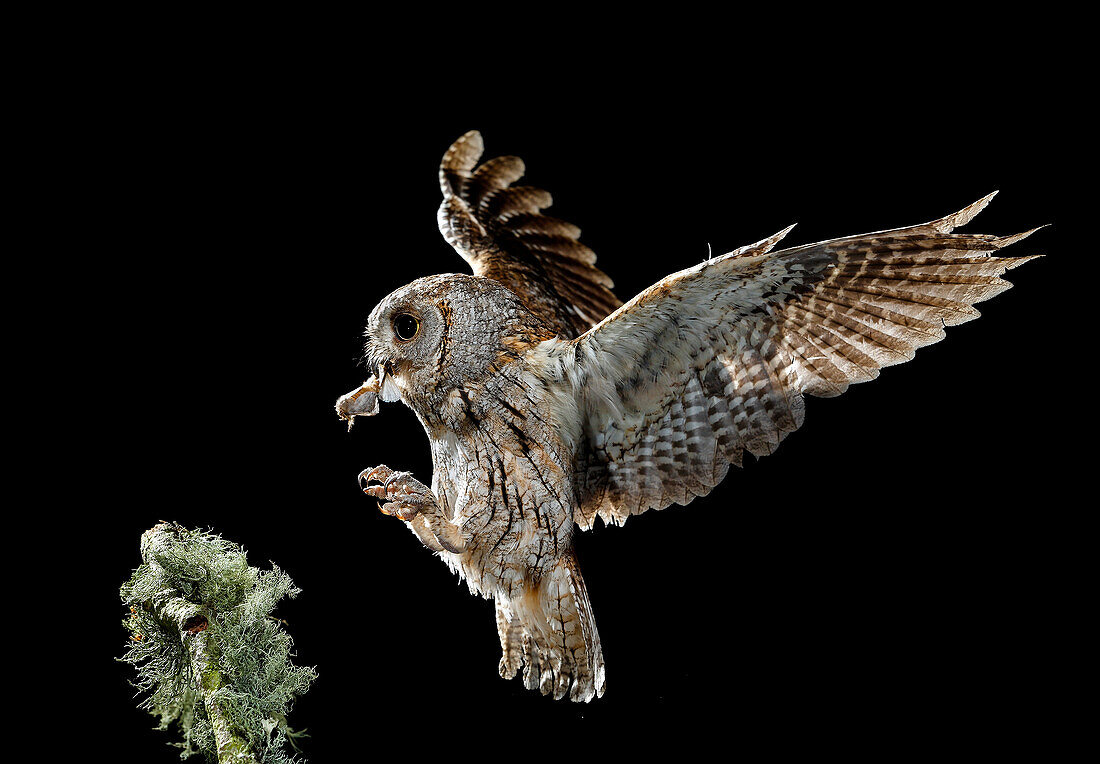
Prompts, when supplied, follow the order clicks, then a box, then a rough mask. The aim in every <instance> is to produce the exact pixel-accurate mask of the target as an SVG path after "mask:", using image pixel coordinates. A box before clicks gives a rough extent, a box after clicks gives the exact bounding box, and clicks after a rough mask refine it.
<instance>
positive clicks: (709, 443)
mask: <svg viewBox="0 0 1100 764" xmlns="http://www.w3.org/2000/svg"><path fill="white" fill-rule="evenodd" d="M992 196H993V195H992V194H990V196H988V197H986V198H985V199H982V200H980V201H978V202H976V203H974V204H972V205H970V206H969V207H967V208H966V209H964V210H961V211H960V212H957V213H955V214H954V215H949V216H947V217H945V218H943V219H941V220H936V221H933V222H931V223H925V224H924V225H918V226H912V227H909V228H899V229H896V230H891V231H881V232H877V233H870V234H864V235H862V236H853V237H849V238H843V239H834V240H831V241H824V242H820V243H818V244H809V245H805V246H800V247H793V248H790V249H784V250H779V251H775V252H772V251H771V250H772V248H773V247H774V246H775V244H776V243H777V242H778V241H779V240H780V239H781V238H782V237H783V236H784V235H785V234H786V233H787V231H789V230H790V229H787V230H785V231H782V232H780V233H778V234H776V235H775V236H772V237H770V238H768V239H765V240H763V241H761V242H758V243H756V244H753V245H750V246H748V247H743V248H741V249H739V250H736V251H734V252H731V253H730V254H728V255H725V256H723V257H718V258H714V259H713V260H710V261H707V262H705V263H703V264H701V265H698V266H696V267H694V268H689V269H687V270H685V271H681V272H680V273H676V274H673V275H671V276H669V277H668V278H666V279H664V280H663V281H661V282H659V283H657V284H655V285H654V286H652V287H650V288H649V289H647V290H646V291H644V292H642V293H641V294H640V295H638V296H637V297H635V298H634V299H633V300H631V301H630V302H628V303H627V304H626V305H624V306H622V307H621V308H620V309H619V310H617V311H616V312H615V313H614V314H612V315H611V316H609V317H608V318H607V319H606V320H604V321H603V322H602V323H600V324H599V325H597V326H596V327H594V328H593V329H592V330H591V331H589V332H587V333H586V334H584V335H582V336H581V337H579V338H577V339H576V340H574V341H573V342H572V343H570V344H571V345H572V346H573V348H574V354H573V356H572V358H571V361H570V363H571V365H569V366H566V367H565V368H564V370H563V371H564V374H565V376H566V377H567V378H568V379H569V380H570V385H571V387H572V389H573V390H575V391H577V392H576V393H575V395H576V396H577V398H578V401H579V405H580V411H581V436H580V437H581V441H580V442H581V445H580V446H579V448H578V467H577V474H576V490H577V495H578V509H577V510H576V513H575V519H576V521H577V523H578V524H579V525H580V526H581V527H582V528H589V527H591V526H592V523H593V521H594V519H595V517H596V516H600V517H602V518H603V519H604V521H605V522H614V523H622V522H624V521H625V520H626V518H627V517H628V516H630V515H636V514H640V513H642V512H644V511H646V510H647V509H654V508H656V509H662V508H664V507H667V506H669V505H670V504H673V503H679V504H686V503H687V502H689V501H691V500H692V499H693V498H694V497H696V496H703V495H705V494H707V493H709V492H710V490H711V489H712V488H713V487H714V486H715V485H717V484H718V483H719V482H720V481H721V480H722V478H723V477H725V475H726V472H727V471H728V469H729V465H730V464H731V463H732V464H737V465H740V463H741V456H742V453H743V452H744V451H746V450H747V451H749V452H750V453H752V454H754V455H756V456H761V455H763V454H770V453H771V452H772V451H774V450H775V448H776V447H777V446H778V445H779V442H780V441H781V440H782V439H783V438H784V437H785V436H786V435H787V433H789V432H793V431H794V430H796V429H798V427H799V426H801V424H802V420H803V416H804V410H805V409H804V401H803V396H805V395H815V396H823V397H829V396H834V395H839V394H841V393H843V392H844V391H845V390H846V389H847V388H848V385H849V384H852V383H853V382H864V381H867V380H870V379H874V378H875V377H877V376H878V373H879V369H880V368H882V367H883V366H890V365H892V364H896V363H902V362H904V361H908V360H909V359H911V358H912V357H913V355H914V351H915V350H916V349H917V348H919V347H923V346H925V345H929V344H931V343H933V342H938V341H939V340H941V339H942V338H943V337H944V327H947V326H954V325H956V324H961V323H963V322H966V321H970V320H971V319H974V318H977V316H978V315H979V314H978V311H977V310H975V309H974V308H972V307H971V305H972V304H973V303H976V302H980V301H982V300H986V299H988V298H990V297H992V296H993V295H995V294H998V293H999V292H1002V291H1004V290H1005V289H1008V288H1009V287H1010V286H1011V284H1009V283H1008V282H1007V281H1004V280H1003V279H1000V278H998V277H999V276H1000V275H1001V274H1002V273H1004V272H1005V271H1006V270H1008V269H1010V268H1015V267H1016V266H1018V265H1021V264H1022V263H1025V262H1027V261H1028V260H1030V259H1032V257H1037V255H1033V256H1026V257H994V256H993V253H994V252H996V250H999V249H1001V248H1002V247H1005V246H1007V245H1009V244H1012V243H1014V242H1017V241H1019V240H1020V239H1022V238H1024V237H1025V236H1027V235H1028V234H1030V233H1031V231H1028V232H1027V233H1023V234H1019V235H1016V236H1006V237H997V236H990V235H983V234H953V233H951V231H952V230H953V229H954V228H956V227H957V226H961V225H962V224H964V223H966V222H968V221H969V220H970V219H971V218H973V217H974V216H975V215H976V214H977V213H978V212H980V211H981V210H982V208H983V207H985V205H986V204H987V203H988V202H989V200H990V199H991V198H992Z"/></svg>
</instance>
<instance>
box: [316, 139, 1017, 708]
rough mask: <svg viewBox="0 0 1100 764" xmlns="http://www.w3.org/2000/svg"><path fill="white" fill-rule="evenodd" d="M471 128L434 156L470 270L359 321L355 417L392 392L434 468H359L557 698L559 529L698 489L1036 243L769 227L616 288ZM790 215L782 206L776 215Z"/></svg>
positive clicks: (575, 635)
mask: <svg viewBox="0 0 1100 764" xmlns="http://www.w3.org/2000/svg"><path fill="white" fill-rule="evenodd" d="M482 151H483V144H482V140H481V135H480V134H479V133H477V132H476V131H475V132H469V133H467V134H466V135H464V136H462V137H461V138H459V139H458V141H456V142H455V144H454V145H453V146H451V147H450V149H448V151H447V153H446V154H445V155H444V157H443V162H442V165H441V167H440V169H439V182H440V186H441V187H442V189H443V203H442V204H441V205H440V208H439V215H438V220H439V229H440V231H441V232H442V233H443V237H444V238H445V239H446V240H447V241H448V242H449V243H450V244H451V245H452V246H453V247H454V248H455V249H456V250H457V251H458V253H459V254H460V255H461V256H462V257H463V259H464V260H466V262H467V263H469V265H470V267H471V268H472V269H473V275H464V274H455V273H450V274H443V275H438V276H428V277H426V278H421V279H418V280H416V281H414V282H412V283H411V284H409V285H407V286H405V287H402V288H401V289H398V290H397V291H396V292H394V293H393V294H391V295H389V296H388V297H386V298H385V299H384V300H382V302H381V303H379V305H378V306H377V307H376V308H375V309H374V311H373V312H372V313H371V315H370V319H369V321H368V323H367V327H366V337H367V343H366V356H365V357H366V362H367V364H368V367H369V369H370V370H371V371H373V372H375V373H374V374H373V375H372V376H371V378H370V379H369V380H368V381H367V382H365V383H364V384H363V385H362V387H360V388H359V389H357V390H354V391H352V392H350V393H348V394H347V395H344V396H342V397H341V398H340V399H339V401H337V405H336V409H337V413H338V414H339V415H340V416H341V417H342V418H344V419H346V420H348V422H349V424H348V426H349V427H350V426H351V423H352V422H353V421H354V417H356V416H372V415H374V414H376V413H377V412H378V400H379V398H381V400H383V401H389V402H393V401H403V402H404V403H405V405H407V406H409V407H410V408H411V409H412V410H413V411H414V412H416V415H417V417H418V418H419V419H420V421H421V423H422V424H423V425H424V429H425V431H426V432H427V434H428V439H429V441H430V442H431V449H432V461H433V465H434V469H433V475H432V482H431V487H430V488H429V487H428V486H426V485H424V484H423V483H421V482H420V481H418V480H416V479H415V478H413V476H412V475H411V474H409V473H407V472H395V471H394V470H392V469H390V468H389V467H387V466H385V465H381V466H378V467H375V468H373V469H367V470H363V472H362V473H360V475H359V481H360V485H361V486H362V487H363V490H364V491H365V493H367V494H368V495H370V496H372V497H375V498H377V499H379V500H380V503H381V509H382V512H384V513H385V514H387V515H393V516H395V517H398V518H400V519H401V520H402V521H404V522H405V523H406V524H407V525H408V526H409V528H410V529H411V530H412V532H413V533H415V534H416V536H417V537H418V538H419V539H420V541H421V542H423V544H424V546H426V547H428V548H429V549H431V550H432V551H434V552H435V553H436V554H437V555H439V556H440V557H441V558H443V560H444V561H445V562H446V563H447V564H448V565H449V566H450V567H451V568H452V569H453V570H454V571H455V572H457V573H458V575H459V576H460V577H461V578H463V579H465V580H466V582H467V583H468V584H469V586H470V589H471V590H472V591H473V592H475V593H477V594H480V595H482V596H485V597H489V598H492V599H493V600H494V601H495V603H496V621H497V631H498V633H499V635H500V645H501V649H502V651H503V656H502V657H501V659H500V666H499V669H500V674H501V676H503V677H505V678H511V677H513V676H515V674H516V672H518V671H522V672H523V681H524V684H525V685H526V686H527V687H528V688H530V689H535V688H538V689H539V690H540V691H541V692H542V693H543V694H552V695H553V696H554V697H555V698H562V697H565V696H567V695H568V696H569V698H571V699H572V700H575V701H589V700H591V699H592V698H593V696H602V695H603V693H604V689H605V680H604V661H603V652H602V650H601V648H600V637H599V633H598V631H597V629H596V621H595V618H594V617H593V608H592V605H591V603H590V602H589V598H588V592H587V590H586V588H585V585H584V579H583V578H582V577H581V572H580V567H579V564H578V561H577V557H576V555H575V553H574V551H573V534H574V533H575V532H576V531H577V529H580V530H587V529H589V528H591V527H592V524H593V523H594V522H595V520H596V518H597V517H599V518H602V519H603V521H604V522H605V523H614V524H622V523H623V522H625V521H626V519H627V518H628V517H630V516H631V515H637V514H641V513H642V512H645V511H646V510H648V509H663V508H664V507H667V506H669V505H671V504H674V503H676V504H687V503H688V502H690V501H691V500H692V499H694V498H695V497H696V496H705V495H706V494H707V493H709V492H710V491H711V489H713V488H714V487H715V486H716V485H718V483H719V482H721V480H722V478H724V477H725V475H726V472H727V471H728V470H729V465H730V464H736V465H740V464H741V459H742V456H743V454H744V452H745V451H748V452H749V453H751V454H753V455H755V456H758V457H759V456H763V455H765V454H770V453H771V452H772V451H774V450H775V449H776V447H777V446H778V445H779V442H780V441H781V440H783V438H785V437H786V436H787V434H788V433H790V432H793V431H795V430H797V429H798V428H799V426H801V424H802V420H803V417H804V412H805V403H804V396H806V395H816V396H821V397H831V396H835V395H839V394H841V393H843V392H844V391H845V390H846V389H847V388H848V385H850V384H852V383H853V382H865V381H867V380H870V379H874V378H875V377H877V376H878V373H879V369H880V368H882V367H884V366H890V365H892V364H896V363H902V362H903V361H908V360H909V359H911V358H912V357H913V355H914V351H915V350H916V349H917V348H919V347H923V346H925V345H929V344H931V343H933V342H938V341H939V340H940V339H942V338H943V336H944V328H945V327H948V326H954V325H956V324H961V323H963V322H965V321H970V320H971V319H973V318H977V316H978V311H977V310H975V309H974V308H973V307H972V305H973V304H974V303H976V302H980V301H982V300H986V299H988V298H990V297H992V296H993V295H995V294H998V293H999V292H1002V291H1004V290H1005V289H1007V288H1008V287H1009V286H1010V284H1009V283H1008V282H1007V281H1004V280H1003V279H1001V278H999V277H1000V276H1001V274H1003V273H1004V272H1005V271H1006V270H1008V269H1010V268H1015V267H1016V266H1018V265H1021V264H1022V263H1025V262H1027V261H1028V260H1030V259H1032V257H1035V255H1032V256H1024V257H997V256H996V254H997V251H998V250H1000V249H1001V248H1003V247H1006V246H1008V245H1009V244H1014V243H1015V242H1017V241H1020V240H1021V239H1023V238H1024V237H1025V236H1027V235H1028V234H1029V233H1031V231H1029V232H1027V233H1022V234H1018V235H1015V236H992V235H987V234H968V233H964V234H959V233H953V231H954V230H955V228H957V227H959V226H962V225H963V224H965V223H968V222H970V220H971V219H972V218H973V217H974V216H975V215H976V214H978V212H980V211H981V210H982V208H983V207H985V205H986V204H987V203H988V202H989V200H990V199H991V198H992V194H991V195H990V196H987V197H986V198H984V199H981V200H979V201H977V202H975V203H974V204H972V205H970V206H969V207H967V208H965V209H963V210H961V211H959V212H956V213H955V214H953V215H948V216H947V217H945V218H941V219H939V220H935V221H932V222H930V223H924V224H922V225H915V226H910V227H908V228H897V229H894V230H889V231H878V232H875V233H869V234H862V235H859V236H850V237H846V238H842V239H833V240H830V241H823V242H819V243H817V244H803V245H800V246H795V247H790V248H787V249H780V250H776V249H775V246H776V244H778V243H779V241H780V240H781V239H782V238H783V237H784V236H785V235H786V234H787V233H788V231H790V228H787V229H784V230H783V231H780V232H779V233H777V234H775V235H774V236H769V237H768V238H766V239H763V240H761V241H759V242H757V243H756V244H750V245H748V246H745V247H741V248H740V249H736V250H734V251H733V252H730V253H729V254H726V255H723V256H721V257H714V258H712V259H709V260H707V261H706V262H703V263H700V264H699V265H696V266H694V267H692V268H688V269H686V270H683V271H680V272H679V273H674V274H672V275H671V276H668V277H667V278H665V279H663V280H661V281H659V282H658V283H656V284H654V285H653V286H651V287H650V288H649V289H646V290H645V291H644V292H642V293H641V294H639V295H637V296H636V297H634V298H633V299H632V300H630V301H629V302H627V303H626V304H621V303H620V302H619V300H618V299H617V298H616V297H615V295H614V294H613V293H612V292H611V287H612V282H611V280H610V279H609V278H608V277H607V275H606V274H604V273H603V272H602V271H600V270H599V269H598V268H596V266H595V261H596V256H595V254H594V253H593V252H592V250H590V249H589V248H588V247H586V246H584V245H583V244H581V243H580V242H579V241H578V237H579V234H580V231H579V229H577V228H576V227H575V226H573V225H571V224H569V223H566V222H564V221H562V220H557V219H555V218H552V217H549V216H547V215H543V214H542V210H543V209H545V208H546V207H549V206H550V203H551V200H550V195H549V194H548V193H546V192H545V191H542V190H540V189H537V188H531V187H528V186H515V185H512V184H513V183H515V182H516V181H517V180H519V178H520V177H521V176H522V175H523V173H524V165H523V162H522V161H520V160H519V159H518V158H516V157H498V158H496V159H491V160H489V161H487V162H484V163H482V164H480V165H479V164H478V160H479V159H480V157H481V154H482ZM792 227H793V226H792Z"/></svg>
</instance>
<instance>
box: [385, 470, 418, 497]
mask: <svg viewBox="0 0 1100 764" xmlns="http://www.w3.org/2000/svg"><path fill="white" fill-rule="evenodd" d="M408 477H412V473H411V472H395V473H393V474H392V475H390V476H389V477H388V478H386V482H385V483H383V484H382V488H383V489H384V490H385V491H386V493H387V494H388V493H389V490H390V484H391V483H393V481H395V480H404V479H405V478H408ZM399 487H400V486H399Z"/></svg>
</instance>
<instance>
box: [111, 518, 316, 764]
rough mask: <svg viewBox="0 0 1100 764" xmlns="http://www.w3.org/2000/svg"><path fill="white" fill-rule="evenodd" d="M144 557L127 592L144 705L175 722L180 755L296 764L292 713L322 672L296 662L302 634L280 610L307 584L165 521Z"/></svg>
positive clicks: (244, 763)
mask: <svg viewBox="0 0 1100 764" xmlns="http://www.w3.org/2000/svg"><path fill="white" fill-rule="evenodd" d="M141 557H142V564H141V565H140V566H139V567H138V568H137V570H135V571H134V575H133V576H132V577H131V578H130V580H129V581H127V582H126V583H125V584H123V586H122V589H121V594H122V601H123V604H125V605H126V606H128V607H129V609H130V616H129V618H127V619H126V620H125V621H124V622H123V623H124V625H125V626H126V628H127V629H128V630H129V632H130V643H129V647H128V649H127V651H126V654H125V655H124V656H123V657H122V658H121V660H123V661H124V662H126V663H130V664H132V665H133V666H135V667H136V668H137V672H138V676H137V680H136V681H135V682H134V685H135V686H136V687H138V688H139V689H140V690H141V691H143V692H147V693H148V695H147V696H146V697H145V698H144V700H143V701H142V703H141V707H142V708H144V709H146V710H148V711H150V712H151V713H153V714H154V715H155V716H157V717H158V718H159V721H160V724H159V726H160V728H161V729H166V728H167V727H168V726H169V725H170V724H172V723H173V722H175V723H176V724H177V726H178V727H179V730H180V732H181V733H182V737H183V739H182V741H181V742H178V743H173V745H176V746H178V747H179V748H181V749H182V750H181V754H180V755H181V757H182V758H187V757H189V756H191V755H193V754H196V753H200V752H201V753H202V754H204V755H205V756H206V758H207V759H208V760H210V761H216V762H219V764H289V763H290V762H294V761H297V760H298V759H297V757H296V756H294V755H291V754H288V752H287V751H286V746H287V744H290V745H291V746H292V747H293V745H294V737H296V736H298V735H299V734H300V733H296V732H294V731H292V730H291V729H290V728H289V727H288V726H287V722H286V715H287V713H288V712H289V710H290V707H291V705H292V704H293V701H294V699H295V698H296V697H298V696H300V695H302V694H303V693H305V692H306V691H307V690H308V689H309V685H310V683H311V682H312V681H313V680H314V679H315V678H316V676H317V674H316V672H315V671H314V670H313V669H312V668H303V667H298V666H295V665H294V664H293V662H292V661H291V658H292V657H293V653H292V652H291V650H292V647H293V640H292V639H291V637H290V635H289V634H287V633H286V631H285V630H284V629H283V628H282V626H281V625H280V622H279V621H278V620H276V619H275V618H272V617H271V613H272V611H273V610H274V609H275V606H276V604H277V603H278V602H279V601H280V600H282V599H283V597H294V596H295V595H296V594H298V591H299V590H298V589H297V588H296V587H295V586H294V583H293V581H291V580H290V577H289V576H288V575H287V574H286V573H284V572H283V571H281V570H280V569H279V568H278V567H277V566H274V565H272V569H271V570H267V571H261V570H259V569H257V568H253V567H250V566H249V565H248V561H247V559H246V556H245V553H244V551H243V550H242V549H241V548H240V547H239V546H237V545H236V544H233V543H232V542H229V541H226V540H225V539H223V538H221V537H220V536H217V535H214V534H211V533H204V532H201V531H195V530H188V529H187V528H184V527H182V526H180V525H177V524H174V523H160V524H158V525H157V526H155V527H153V528H151V529H150V530H148V531H146V532H145V533H144V534H143V535H142V537H141Z"/></svg>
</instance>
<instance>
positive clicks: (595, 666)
mask: <svg viewBox="0 0 1100 764" xmlns="http://www.w3.org/2000/svg"><path fill="white" fill-rule="evenodd" d="M497 631H498V632H499V633H500V645H501V649H502V650H503V653H504V655H503V657H502V658H501V659H500V675H501V676H502V677H504V678H505V679H511V678H512V677H514V676H515V675H516V672H517V671H518V670H519V669H520V668H523V683H524V685H525V686H526V687H527V689H529V690H534V689H538V690H539V691H540V692H541V693H542V694H543V695H550V694H551V693H552V694H553V696H554V698H555V699H558V698H564V697H565V696H566V695H569V699H570V700H574V701H578V702H581V701H583V702H585V703H587V702H588V701H590V700H592V698H593V697H603V693H604V689H605V687H606V682H605V679H604V665H603V650H602V649H601V647H600V635H599V633H598V632H597V631H596V621H595V620H594V619H593V617H592V606H591V605H590V604H589V602H588V592H587V590H586V589H585V587H584V579H583V578H581V572H580V570H579V569H578V568H577V560H576V557H575V556H574V555H573V554H572V552H570V553H569V554H568V555H566V556H565V557H563V558H561V559H560V560H558V562H557V564H556V565H555V566H554V568H553V569H552V570H551V571H550V572H549V573H548V574H547V575H545V576H544V577H543V579H542V580H541V581H540V582H538V583H537V584H534V585H532V586H531V587H529V588H528V589H527V590H526V591H525V593H524V595H523V596H522V597H519V598H515V599H507V600H506V599H504V598H503V597H498V598H497Z"/></svg>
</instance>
